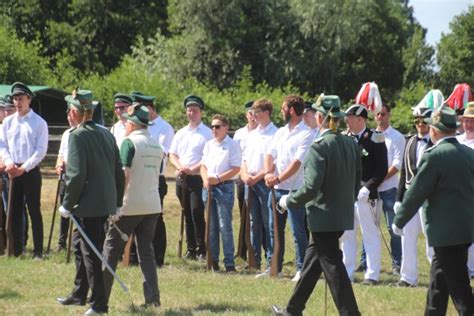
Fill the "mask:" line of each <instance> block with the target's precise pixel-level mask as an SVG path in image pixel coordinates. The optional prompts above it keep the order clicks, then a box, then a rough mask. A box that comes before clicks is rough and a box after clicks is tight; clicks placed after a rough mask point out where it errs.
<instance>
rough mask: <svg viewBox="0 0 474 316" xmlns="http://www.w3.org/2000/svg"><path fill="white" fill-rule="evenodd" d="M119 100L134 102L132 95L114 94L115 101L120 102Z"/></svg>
mask: <svg viewBox="0 0 474 316" xmlns="http://www.w3.org/2000/svg"><path fill="white" fill-rule="evenodd" d="M119 102H122V103H128V104H132V103H133V100H132V97H131V96H129V95H128V94H125V93H116V94H115V95H114V103H119Z"/></svg>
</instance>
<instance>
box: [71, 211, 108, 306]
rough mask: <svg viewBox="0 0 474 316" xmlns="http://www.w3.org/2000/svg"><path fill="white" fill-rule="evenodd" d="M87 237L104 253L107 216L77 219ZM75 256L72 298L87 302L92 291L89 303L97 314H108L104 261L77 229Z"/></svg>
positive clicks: (75, 232)
mask: <svg viewBox="0 0 474 316" xmlns="http://www.w3.org/2000/svg"><path fill="white" fill-rule="evenodd" d="M76 219H77V220H78V222H79V224H80V225H81V227H82V229H83V230H84V232H85V233H86V235H87V237H89V239H90V240H91V241H92V243H93V244H94V246H95V247H96V248H97V250H98V251H99V252H100V253H102V249H103V245H104V240H105V230H104V229H105V222H106V220H107V216H102V217H85V218H77V217H76ZM73 246H74V254H75V255H76V276H75V279H74V289H73V290H72V293H71V296H72V297H74V298H77V299H80V300H84V301H85V300H86V298H87V292H88V290H89V288H90V289H91V292H92V293H91V297H90V299H89V303H90V305H91V307H92V308H93V309H94V310H95V311H96V312H107V311H108V306H107V298H106V295H105V288H104V278H103V273H102V261H101V260H100V258H98V257H97V255H96V254H95V253H94V251H93V250H92V248H90V246H89V245H88V244H87V242H86V240H85V239H84V238H83V237H82V236H81V234H80V233H79V231H78V230H77V229H75V230H74V233H73Z"/></svg>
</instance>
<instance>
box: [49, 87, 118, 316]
mask: <svg viewBox="0 0 474 316" xmlns="http://www.w3.org/2000/svg"><path fill="white" fill-rule="evenodd" d="M66 101H67V102H68V103H69V104H71V105H73V107H71V111H72V115H73V116H74V118H75V119H76V121H77V122H81V123H80V125H79V126H78V127H77V128H76V129H75V130H73V131H72V132H71V135H70V136H69V150H68V155H67V157H68V158H67V161H68V164H67V167H66V192H65V195H64V199H63V203H62V206H61V207H60V209H59V212H60V214H61V216H63V217H66V218H67V217H69V216H75V217H76V218H77V221H78V223H79V224H80V225H81V226H82V229H83V230H84V232H85V233H86V234H87V236H88V237H89V239H90V240H91V241H92V243H93V244H94V246H95V247H96V248H97V249H98V250H99V252H102V247H103V243H104V239H105V231H104V224H105V221H106V220H107V217H108V216H109V215H110V214H115V212H116V210H117V207H120V206H122V198H123V191H124V174H123V170H122V164H121V163H120V156H119V150H118V148H117V145H116V143H115V139H114V137H113V135H112V134H111V133H110V132H109V131H108V130H107V129H105V128H103V127H101V126H98V125H97V124H96V123H94V121H92V114H93V112H94V108H95V106H96V103H95V102H93V101H92V93H91V92H90V91H88V90H79V91H77V93H76V95H69V96H66ZM74 240H75V241H74V246H75V250H74V252H75V254H76V277H75V280H74V285H75V287H74V289H73V291H72V293H71V295H70V296H68V297H66V298H58V302H59V303H60V304H63V305H85V301H86V298H87V292H88V290H89V287H90V289H91V292H92V295H91V297H90V299H89V303H90V305H91V308H90V309H89V310H88V311H87V312H86V315H93V314H98V313H106V312H107V311H108V306H107V298H106V295H105V289H104V280H103V275H102V263H101V260H100V258H98V257H97V256H96V255H95V253H94V252H93V250H92V248H91V247H90V246H89V245H88V244H87V242H86V240H85V239H84V237H83V236H80V235H79V234H78V233H77V232H76V235H75V237H74Z"/></svg>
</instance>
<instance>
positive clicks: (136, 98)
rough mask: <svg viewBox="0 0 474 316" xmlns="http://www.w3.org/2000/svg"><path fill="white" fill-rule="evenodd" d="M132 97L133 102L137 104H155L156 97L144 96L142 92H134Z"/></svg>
mask: <svg viewBox="0 0 474 316" xmlns="http://www.w3.org/2000/svg"><path fill="white" fill-rule="evenodd" d="M130 95H131V96H132V99H133V102H137V103H145V104H149V103H151V104H153V102H154V101H155V97H153V96H150V95H144V94H143V93H141V92H140V91H132V92H131V93H130Z"/></svg>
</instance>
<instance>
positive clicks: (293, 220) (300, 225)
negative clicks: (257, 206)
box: [268, 190, 308, 272]
mask: <svg viewBox="0 0 474 316" xmlns="http://www.w3.org/2000/svg"><path fill="white" fill-rule="evenodd" d="M288 193H289V191H288V190H275V199H276V201H277V203H278V201H279V200H280V198H281V197H282V195H285V194H288ZM268 205H269V209H270V210H271V209H272V206H271V205H272V198H271V193H270V198H269V200H268ZM277 213H278V212H277ZM277 216H278V231H279V236H280V238H279V239H280V249H281V251H280V255H279V256H278V272H280V271H281V268H282V265H283V257H284V254H285V226H286V219H287V217H289V218H290V228H291V231H292V233H293V241H294V243H295V250H296V270H297V271H301V270H302V269H303V261H304V255H305V252H306V248H307V246H308V235H307V234H306V227H305V217H306V209H305V208H304V207H297V208H290V209H288V210H287V211H286V212H285V213H283V214H281V213H278V214H277ZM273 236H274V230H273V212H270V239H271V241H272V243H273ZM272 257H273V244H272Z"/></svg>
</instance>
